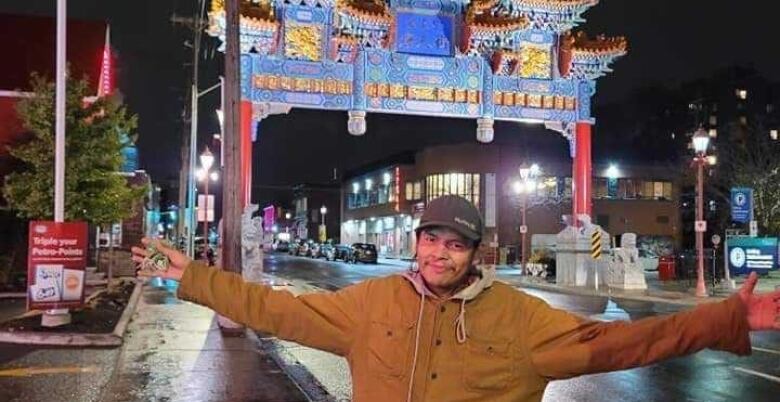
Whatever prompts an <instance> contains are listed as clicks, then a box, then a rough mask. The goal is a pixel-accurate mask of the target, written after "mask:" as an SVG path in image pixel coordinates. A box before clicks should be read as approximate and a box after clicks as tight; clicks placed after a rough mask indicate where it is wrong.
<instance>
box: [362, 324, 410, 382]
mask: <svg viewBox="0 0 780 402" xmlns="http://www.w3.org/2000/svg"><path fill="white" fill-rule="evenodd" d="M413 325H414V324H402V323H387V322H382V321H371V323H370V327H369V329H368V369H369V371H370V372H372V373H374V374H380V375H386V376H392V377H401V376H402V375H403V373H404V371H405V368H406V365H407V363H408V362H409V347H410V342H411V341H412V340H411V332H412V331H411V330H412V327H413Z"/></svg>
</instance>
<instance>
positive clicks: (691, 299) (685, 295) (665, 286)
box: [496, 266, 780, 306]
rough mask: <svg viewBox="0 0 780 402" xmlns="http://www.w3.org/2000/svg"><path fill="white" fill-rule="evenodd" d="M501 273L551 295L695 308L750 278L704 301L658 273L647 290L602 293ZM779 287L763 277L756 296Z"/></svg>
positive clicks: (690, 287) (690, 283)
mask: <svg viewBox="0 0 780 402" xmlns="http://www.w3.org/2000/svg"><path fill="white" fill-rule="evenodd" d="M496 268H498V269H500V271H499V274H501V273H504V274H505V275H500V279H501V280H507V281H508V282H510V283H511V284H514V285H517V286H520V287H528V288H534V289H541V290H548V291H551V292H559V293H567V294H576V295H584V296H603V297H611V298H613V299H625V300H640V301H650V302H658V303H670V304H679V305H687V306H692V305H696V304H699V303H703V302H711V301H717V300H722V299H724V298H727V297H728V296H730V295H731V294H732V293H733V292H736V291H737V290H738V289H739V287H740V286H741V285H742V283H743V282H744V281H745V279H746V278H747V277H746V276H740V277H736V278H732V279H734V281H735V282H736V286H735V288H734V289H732V290H731V291H729V290H727V289H725V288H723V287H722V285H721V284H718V285H716V290H715V292H714V293H713V292H712V284H711V283H709V282H708V283H707V290H708V291H710V297H706V298H700V297H696V295H695V294H694V288H695V285H696V282H695V278H694V279H690V280H689V279H681V280H671V281H661V280H659V279H658V272H657V271H650V272H645V279H646V281H647V290H622V289H614V288H606V287H603V286H601V287H600V288H599V289H598V290H596V289H594V288H593V287H587V288H586V287H575V286H563V285H557V284H556V283H555V282H554V279H553V280H552V281H549V280H547V279H542V278H533V277H527V276H521V275H519V270H517V267H515V266H498V267H496ZM512 271H517V273H518V274H517V275H512V276H509V277H507V276H506V274H510V275H511V274H512V273H514V272H512ZM776 287H778V289H780V272H778V271H772V272H771V273H770V274H769V275H768V276H763V277H759V279H758V285H757V286H756V290H755V292H756V293H766V292H772V291H774V290H775V289H776Z"/></svg>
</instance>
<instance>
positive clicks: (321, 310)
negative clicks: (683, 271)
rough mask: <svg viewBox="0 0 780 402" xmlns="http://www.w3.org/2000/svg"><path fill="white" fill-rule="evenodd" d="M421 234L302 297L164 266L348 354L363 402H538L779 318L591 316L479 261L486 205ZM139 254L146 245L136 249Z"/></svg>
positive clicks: (175, 264)
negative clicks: (557, 387)
mask: <svg viewBox="0 0 780 402" xmlns="http://www.w3.org/2000/svg"><path fill="white" fill-rule="evenodd" d="M416 233H417V239H418V241H417V250H416V251H417V256H416V265H415V267H414V268H413V269H412V270H411V271H410V272H407V273H405V274H403V275H394V276H389V277H385V278H380V279H372V280H368V281H365V282H362V283H359V284H357V285H354V286H349V287H346V288H344V289H342V290H340V291H338V292H335V293H312V294H307V295H302V296H299V297H294V296H293V295H291V294H290V293H289V292H286V291H274V290H271V289H270V288H269V287H268V286H264V285H259V284H249V283H245V282H244V281H243V280H242V279H241V277H240V276H239V275H236V274H233V273H229V272H225V271H220V270H218V269H213V268H208V267H206V266H203V265H201V264H200V263H198V262H194V261H191V260H189V259H188V258H187V257H186V256H184V255H182V254H181V253H178V252H176V251H174V250H171V249H168V248H165V247H160V248H161V250H162V251H163V252H165V254H166V255H168V257H170V259H171V265H170V269H169V270H168V271H167V272H166V273H165V274H163V277H165V278H170V279H176V280H180V281H181V285H180V287H179V290H178V296H179V297H180V298H182V299H185V300H190V301H193V302H196V303H199V304H203V305H205V306H208V307H211V308H212V309H214V310H215V311H217V312H218V313H220V314H223V315H225V316H227V317H228V318H230V319H232V320H234V321H236V322H239V323H243V324H245V325H247V326H248V327H250V328H252V329H255V330H259V331H263V332H267V333H271V334H274V335H276V336H278V337H279V338H282V339H287V340H292V341H295V342H298V343H300V344H302V345H306V346H310V347H313V348H317V349H322V350H326V351H329V352H332V353H335V354H337V355H340V356H344V357H346V358H347V360H348V362H349V365H350V369H351V373H352V383H353V399H354V400H355V401H358V402H360V401H372V402H373V401H404V400H406V401H539V400H541V399H542V395H543V393H544V389H545V387H546V385H547V383H548V382H549V381H551V380H554V379H562V378H570V377H574V376H577V375H582V374H591V373H598V372H605V371H612V370H621V369H626V368H630V367H637V366H642V365H647V364H651V363H654V362H658V361H660V360H663V359H667V358H671V357H676V356H682V355H685V354H689V353H694V352H696V351H699V350H701V349H704V348H711V349H717V350H725V351H729V352H732V353H736V354H739V355H747V354H750V351H751V348H750V338H749V336H748V335H749V331H751V330H769V329H774V330H777V329H780V324H778V322H777V319H778V310H779V309H780V291H778V292H774V293H770V294H766V295H760V296H759V295H753V294H752V290H753V288H754V286H755V284H756V277H755V276H754V275H753V276H751V277H750V278H749V279H748V280H747V282H746V284H745V286H743V288H742V289H741V290H740V291H739V293H738V294H736V295H734V296H732V297H730V298H729V299H728V300H726V301H723V302H719V303H710V304H705V305H701V306H699V307H697V308H695V309H693V310H692V311H687V312H683V313H679V314H674V315H669V316H665V317H651V318H646V319H643V320H639V321H636V322H633V323H628V322H612V323H603V322H594V321H589V320H586V319H584V318H581V317H578V316H576V315H573V314H571V313H568V312H565V311H562V310H558V309H554V308H551V307H550V306H548V305H547V304H546V303H545V302H544V301H542V300H540V299H537V298H535V297H532V296H529V295H526V294H525V293H523V292H521V291H518V290H516V289H514V288H512V287H511V286H509V285H506V284H504V283H501V282H494V276H495V272H494V270H492V269H486V268H483V269H480V268H477V265H476V264H477V263H478V262H479V253H478V251H477V248H478V245H479V244H480V241H481V235H482V221H481V218H480V215H479V211H478V210H477V209H476V208H475V207H474V206H472V205H471V204H470V203H469V202H468V201H466V200H465V199H463V198H460V197H456V196H444V197H440V198H437V199H435V200H433V201H431V202H430V203H429V205H428V208H427V209H426V211H425V213H424V214H423V216H422V219H421V221H420V225H419V227H417V228H416ZM133 253H134V256H133V259H134V260H135V261H137V262H140V261H142V259H143V257H144V256H145V251H144V250H142V249H139V248H134V249H133Z"/></svg>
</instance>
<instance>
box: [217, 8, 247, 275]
mask: <svg viewBox="0 0 780 402" xmlns="http://www.w3.org/2000/svg"><path fill="white" fill-rule="evenodd" d="M238 2H239V0H226V1H225V24H226V27H225V41H226V42H227V43H226V44H225V45H226V49H225V81H224V82H225V84H224V94H225V98H224V107H225V110H224V112H223V113H224V121H225V123H224V132H223V139H222V141H223V142H222V145H223V146H224V152H225V171H224V172H225V173H224V176H225V181H224V185H223V186H222V200H223V202H222V219H223V227H224V234H223V239H222V244H223V247H222V268H223V269H225V270H230V271H233V272H241V213H242V208H243V205H242V204H243V200H242V197H241V191H240V188H241V162H240V160H241V158H240V155H241V130H240V119H239V111H240V109H239V107H240V105H239V102H240V96H241V93H240V88H239V64H238V58H239V4H238Z"/></svg>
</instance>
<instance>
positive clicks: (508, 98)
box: [502, 92, 515, 106]
mask: <svg viewBox="0 0 780 402" xmlns="http://www.w3.org/2000/svg"><path fill="white" fill-rule="evenodd" d="M502 103H503V104H504V105H507V106H514V105H515V94H514V93H513V92H504V100H503V102H502Z"/></svg>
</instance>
